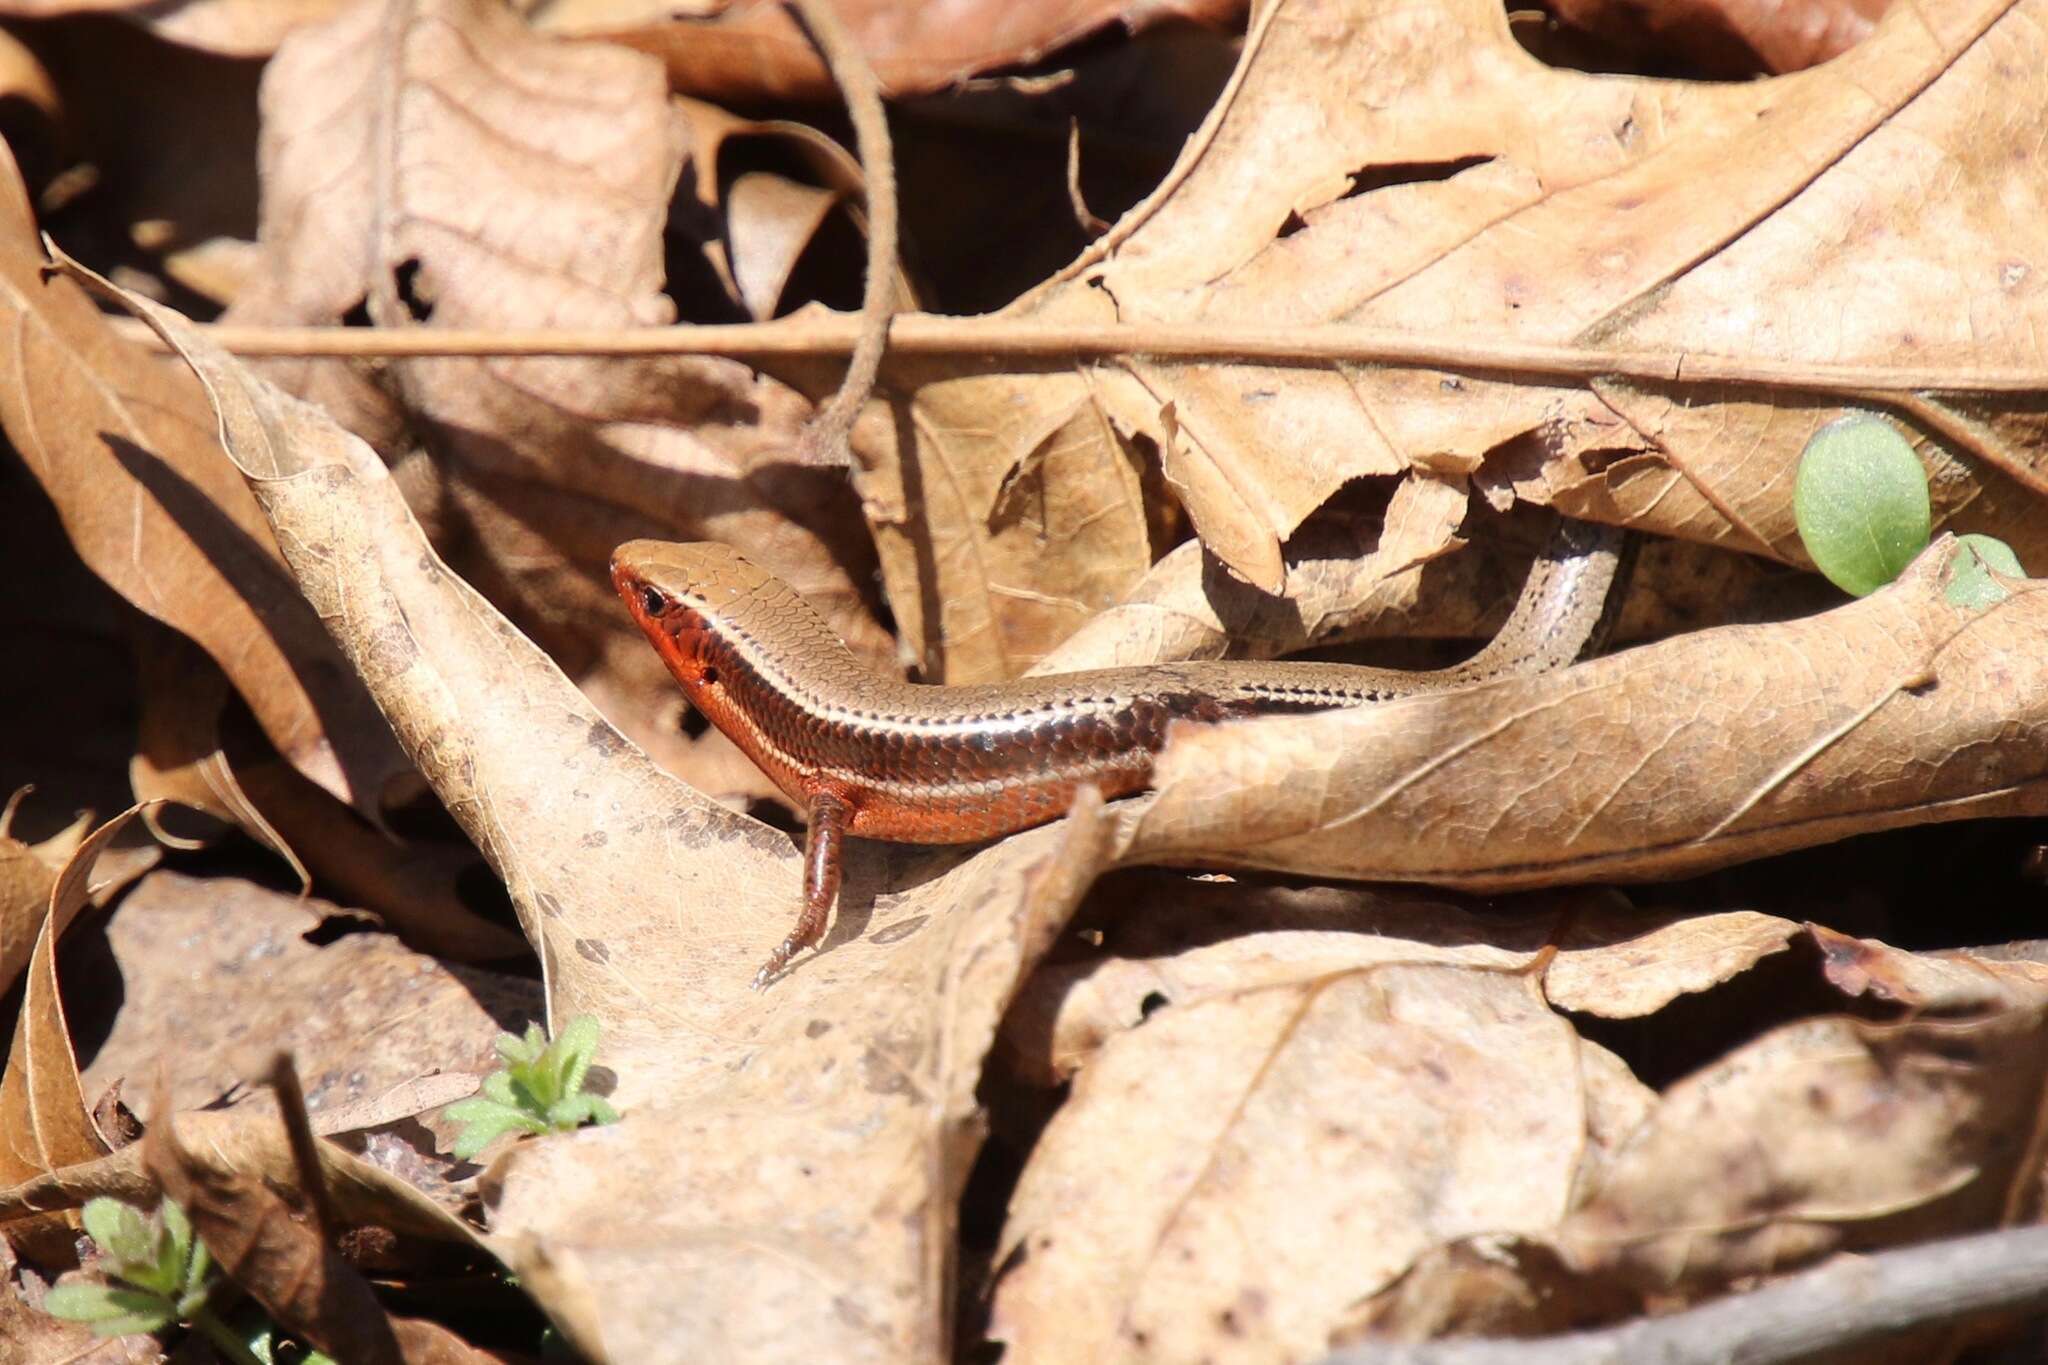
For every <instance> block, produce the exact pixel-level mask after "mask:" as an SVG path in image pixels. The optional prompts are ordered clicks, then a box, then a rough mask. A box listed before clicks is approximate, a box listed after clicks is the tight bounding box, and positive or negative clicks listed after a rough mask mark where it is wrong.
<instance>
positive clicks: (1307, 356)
mask: <svg viewBox="0 0 2048 1365" xmlns="http://www.w3.org/2000/svg"><path fill="white" fill-rule="evenodd" d="M112 325H113V328H114V330H115V331H116V332H118V333H119V334H120V335H121V336H123V337H125V338H127V339H129V340H131V341H134V342H136V343H138V344H140V345H144V346H149V347H151V348H152V349H155V350H165V349H166V347H165V346H164V344H163V342H161V341H159V340H156V339H155V333H153V332H151V331H149V330H148V329H147V328H146V327H144V326H143V325H142V324H140V323H136V322H134V321H133V320H132V319H125V318H116V319H113V320H112ZM194 329H195V330H196V331H198V332H199V333H200V334H201V335H203V336H205V338H206V339H207V340H208V341H211V342H212V343H213V344H214V345H216V346H219V347H220V348H222V349H223V350H226V351H229V352H231V353H233V354H235V355H241V356H335V357H340V358H343V359H364V358H370V357H380V358H394V359H405V358H411V357H416V356H553V355H568V356H613V355H636V356H637V355H720V356H733V357H736V358H740V359H746V358H768V357H775V356H817V355H835V354H841V353H844V352H847V351H851V350H852V349H854V347H855V346H856V345H857V343H858V342H859V340H860V337H861V333H862V319H860V318H849V317H832V318H793V319H784V320H781V321H777V322H757V323H736V324H732V325H705V326H692V325H688V324H685V325H683V326H679V327H624V328H605V329H601V330H592V331H577V330H570V329H566V328H564V329H547V328H505V329H488V328H471V329H456V328H452V327H451V328H422V329H420V330H419V331H416V332H415V331H406V332H399V331H391V330H387V329H384V328H365V327H235V326H221V325H219V324H217V323H216V324H198V323H195V324H194ZM888 341H889V346H890V347H891V349H893V350H894V351H896V352H897V353H898V354H902V355H940V356H961V357H972V358H986V359H987V361H988V362H989V363H991V364H994V363H996V362H998V361H1000V360H1002V359H1005V358H1010V359H1014V358H1018V357H1022V358H1026V359H1052V360H1075V359H1082V360H1085V359H1112V358H1119V357H1126V356H1143V357H1147V358H1150V359H1154V360H1214V361H1239V362H1245V363H1257V364H1262V365H1285V366H1292V367H1295V368H1300V369H1314V368H1318V367H1322V366H1327V365H1329V364H1331V363H1333V362H1338V361H1342V362H1346V363H1350V364H1359V365H1387V366H1394V367H1399V368H1404V369H1424V370H1443V371H1446V372H1448V373H1452V374H1469V375H1504V376H1513V377H1527V376H1530V375H1536V376H1543V377H1562V378H1572V379H1592V378H1599V377H1601V376H1614V377H1620V378H1625V379H1645V380H1650V381H1653V382H1657V383H1673V384H1676V383H1687V384H1746V385H1751V386H1754V387H1757V388H1766V389H1809V390H1812V391H1814V392H1816V393H1846V394H1852V395H1862V394H1868V393H1877V394H1883V393H1891V394H1900V393H2024V394H2032V393H2037V392H2039V391H2041V390H2044V389H2048V366H2043V365H2038V364H2035V365H1950V366H1941V365H1860V364H1828V363H1825V362H1819V361H1806V360H1771V359H1767V358H1760V357H1754V356H1735V355H1712V354H1705V353H1701V352H1698V351H1634V350H1589V349H1587V348H1585V347H1582V346H1572V345H1569V344H1564V343H1546V342H1523V341H1490V340H1486V339H1484V338H1478V337H1474V338H1461V337H1446V336H1442V335H1438V336H1432V337H1426V338H1424V337H1417V336H1416V335H1415V334H1414V333H1412V332H1405V331H1399V330H1396V329H1393V328H1386V327H1355V326H1351V325H1349V324H1345V323H1333V324H1328V325H1322V326H1308V327H1258V326H1244V325H1239V324H1235V323H1213V322H1197V323H1172V322H1169V323H1130V324H1110V325H1100V326H1086V327H1077V326H1074V325H1072V324H1067V323H1045V322H1024V321H1013V320H1011V319H1009V318H1003V317H971V318H958V317H944V316H940V315H938V314H934V313H904V314H902V315H900V316H898V317H896V318H894V319H892V320H891V322H890V324H889V336H888Z"/></svg>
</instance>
